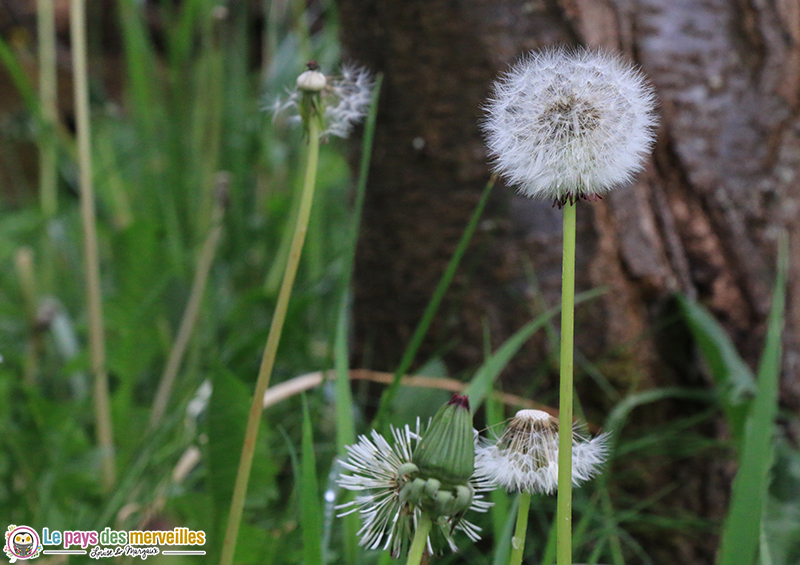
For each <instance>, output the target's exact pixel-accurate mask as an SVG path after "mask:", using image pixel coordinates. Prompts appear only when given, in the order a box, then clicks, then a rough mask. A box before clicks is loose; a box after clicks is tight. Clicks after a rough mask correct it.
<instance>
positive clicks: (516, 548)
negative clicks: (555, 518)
mask: <svg viewBox="0 0 800 565" xmlns="http://www.w3.org/2000/svg"><path fill="white" fill-rule="evenodd" d="M530 509H531V493H529V492H521V493H520V494H519V508H518V509H517V527H516V529H515V530H514V537H513V538H511V559H509V561H508V563H509V565H520V564H521V563H522V554H523V552H524V551H525V536H526V535H527V533H528V512H530Z"/></svg>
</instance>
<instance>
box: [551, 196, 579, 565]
mask: <svg viewBox="0 0 800 565" xmlns="http://www.w3.org/2000/svg"><path fill="white" fill-rule="evenodd" d="M575 208H576V205H575V204H571V203H567V204H565V205H564V254H563V270H562V279H561V387H560V392H559V407H558V410H559V416H558V419H559V426H558V507H557V510H556V532H557V538H558V544H557V551H556V557H557V563H558V565H572V369H573V349H574V347H573V334H574V332H575Z"/></svg>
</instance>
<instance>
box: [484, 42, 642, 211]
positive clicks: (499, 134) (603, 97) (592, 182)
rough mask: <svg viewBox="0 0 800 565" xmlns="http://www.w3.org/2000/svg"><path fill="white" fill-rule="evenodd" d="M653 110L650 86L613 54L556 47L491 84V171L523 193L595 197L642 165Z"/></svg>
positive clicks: (562, 197)
mask: <svg viewBox="0 0 800 565" xmlns="http://www.w3.org/2000/svg"><path fill="white" fill-rule="evenodd" d="M654 107H655V94H654V91H653V89H652V87H651V86H650V85H649V84H648V83H647V82H646V81H645V78H644V76H643V75H642V74H641V73H640V72H639V71H638V70H636V69H634V68H633V67H632V66H631V65H630V64H628V63H626V62H624V61H623V60H622V59H620V58H619V57H617V56H615V55H611V54H608V53H602V52H596V51H591V50H589V49H580V50H575V51H571V50H568V49H565V48H556V49H551V50H546V51H542V52H539V53H531V54H530V55H528V56H526V57H524V58H523V59H522V60H520V61H519V62H518V63H516V64H515V65H513V66H512V67H511V68H510V69H509V70H508V72H507V73H505V75H503V76H502V77H501V78H499V79H498V80H497V81H496V82H495V83H494V89H493V94H492V96H491V98H490V99H489V101H488V102H487V104H486V106H485V110H486V119H485V121H484V123H483V130H484V132H485V133H486V141H487V146H488V149H489V154H490V157H491V159H492V161H493V165H494V169H495V170H496V171H497V172H499V173H500V174H501V175H502V176H503V177H504V178H505V179H506V180H507V181H508V182H510V183H511V184H514V185H517V186H519V189H520V191H521V192H522V193H523V194H525V195H527V196H531V197H544V198H553V199H555V201H556V203H559V204H564V203H566V202H567V201H572V200H577V199H580V198H584V199H588V200H596V199H597V198H601V197H602V195H603V194H604V193H605V192H607V191H609V190H611V189H613V188H616V187H618V186H620V185H623V184H626V183H628V182H630V181H631V180H632V179H633V176H634V174H635V173H636V172H638V171H639V170H640V169H641V168H642V166H643V163H644V158H645V157H646V156H647V155H648V154H649V153H650V149H651V147H652V145H653V141H654V131H653V130H654V128H655V126H656V117H655V115H654Z"/></svg>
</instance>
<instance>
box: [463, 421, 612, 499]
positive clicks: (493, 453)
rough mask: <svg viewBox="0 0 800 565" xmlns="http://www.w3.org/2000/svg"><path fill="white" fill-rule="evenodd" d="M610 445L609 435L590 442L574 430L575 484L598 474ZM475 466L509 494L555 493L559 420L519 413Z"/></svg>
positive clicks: (480, 453)
mask: <svg viewBox="0 0 800 565" xmlns="http://www.w3.org/2000/svg"><path fill="white" fill-rule="evenodd" d="M607 441H608V434H602V435H600V436H598V437H596V438H594V439H588V438H586V437H584V436H583V435H581V434H579V433H578V432H577V431H576V430H573V433H572V482H573V484H575V485H579V484H580V483H582V482H583V481H586V480H588V479H590V478H591V477H593V476H594V475H596V474H597V473H598V472H599V470H600V467H601V466H602V464H603V462H604V461H605V459H606V455H607V446H606V444H607ZM475 466H476V467H477V470H478V473H480V474H483V475H484V476H486V477H487V478H488V479H489V480H492V481H494V482H495V483H497V484H499V485H501V486H503V487H505V488H506V490H508V491H509V492H517V491H525V492H529V493H545V494H551V493H553V492H554V491H555V490H556V487H557V486H558V420H556V419H555V418H553V417H552V416H551V415H550V414H548V413H547V412H542V411H541V410H520V411H519V412H517V414H516V416H514V418H512V419H511V421H510V422H509V424H508V428H506V431H505V432H504V433H503V435H502V437H501V438H500V439H499V440H497V443H494V444H491V443H490V444H484V445H482V446H481V447H479V448H478V450H477V453H476V456H475Z"/></svg>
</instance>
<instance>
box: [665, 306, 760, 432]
mask: <svg viewBox="0 0 800 565" xmlns="http://www.w3.org/2000/svg"><path fill="white" fill-rule="evenodd" d="M678 304H679V305H680V308H681V311H682V312H683V316H684V318H685V320H686V323H687V324H688V325H689V329H690V330H691V332H692V336H693V337H694V339H695V341H696V342H697V346H698V347H699V348H700V351H701V353H702V354H703V358H704V359H705V360H706V363H707V364H708V368H709V370H710V371H711V375H712V377H713V378H714V382H715V383H716V385H717V389H718V390H719V391H720V396H721V400H722V409H723V410H724V412H725V417H726V418H727V419H728V424H729V425H730V427H731V434H732V435H733V438H734V440H735V441H736V442H737V443H738V442H739V441H740V440H741V438H742V434H743V433H744V423H745V420H746V418H747V412H748V410H749V408H750V402H751V400H752V398H753V396H754V395H755V393H756V381H755V377H754V376H753V372H752V371H751V370H750V368H749V367H748V366H747V365H746V364H745V362H744V361H743V360H742V358H741V357H740V356H739V353H738V352H737V351H736V348H735V347H734V345H733V343H732V342H731V340H730V338H729V337H728V334H727V333H726V332H725V330H724V328H723V327H722V326H721V325H720V323H719V322H717V321H716V320H715V319H714V318H713V317H712V316H711V314H709V312H708V310H706V309H705V308H703V307H702V306H701V305H700V304H697V303H696V302H693V301H692V300H689V299H688V298H686V297H685V296H678Z"/></svg>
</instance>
